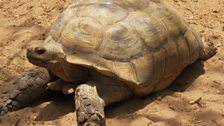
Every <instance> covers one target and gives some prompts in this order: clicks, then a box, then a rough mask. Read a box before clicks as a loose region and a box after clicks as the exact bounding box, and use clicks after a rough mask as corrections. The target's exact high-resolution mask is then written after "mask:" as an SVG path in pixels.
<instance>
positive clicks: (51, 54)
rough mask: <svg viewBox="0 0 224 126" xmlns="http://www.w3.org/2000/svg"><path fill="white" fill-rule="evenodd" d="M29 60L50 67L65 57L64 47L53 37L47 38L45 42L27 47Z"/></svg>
mask: <svg viewBox="0 0 224 126" xmlns="http://www.w3.org/2000/svg"><path fill="white" fill-rule="evenodd" d="M26 55H27V58H28V60H29V62H31V63H32V64H34V65H37V66H41V67H48V66H49V65H51V64H56V63H58V62H59V60H60V59H62V58H65V54H64V52H63V49H62V48H61V46H60V44H59V43H56V42H55V41H54V40H52V39H50V40H49V39H47V40H45V42H44V43H43V44H37V45H32V46H31V47H29V48H28V49H27V53H26Z"/></svg>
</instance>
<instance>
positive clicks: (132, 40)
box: [99, 24, 144, 61]
mask: <svg viewBox="0 0 224 126" xmlns="http://www.w3.org/2000/svg"><path fill="white" fill-rule="evenodd" d="M143 47H144V46H143V44H142V41H141V39H140V38H139V36H138V35H137V34H136V33H135V32H133V31H132V30H131V29H128V28H127V27H125V26H124V25H120V24H118V25H114V26H113V27H111V28H109V29H108V30H107V31H106V32H105V35H104V40H103V43H102V45H101V47H100V50H99V55H100V56H102V57H104V58H105V59H108V60H117V61H130V59H131V58H134V57H137V56H138V55H140V54H141V53H142V50H143Z"/></svg>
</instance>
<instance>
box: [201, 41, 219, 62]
mask: <svg viewBox="0 0 224 126" xmlns="http://www.w3.org/2000/svg"><path fill="white" fill-rule="evenodd" d="M216 53H217V48H216V47H214V44H213V43H212V42H204V41H203V49H202V51H201V53H200V57H199V58H200V59H201V60H207V59H209V58H211V57H212V56H214V55H215V54H216Z"/></svg>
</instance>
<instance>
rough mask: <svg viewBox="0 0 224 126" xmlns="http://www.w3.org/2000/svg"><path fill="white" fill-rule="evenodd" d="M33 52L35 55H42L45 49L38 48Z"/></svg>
mask: <svg viewBox="0 0 224 126" xmlns="http://www.w3.org/2000/svg"><path fill="white" fill-rule="evenodd" d="M34 50H35V53H37V54H39V55H42V54H44V53H45V52H46V49H44V48H40V47H36V48H35V49H34Z"/></svg>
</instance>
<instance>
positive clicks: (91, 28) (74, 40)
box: [60, 17, 103, 53]
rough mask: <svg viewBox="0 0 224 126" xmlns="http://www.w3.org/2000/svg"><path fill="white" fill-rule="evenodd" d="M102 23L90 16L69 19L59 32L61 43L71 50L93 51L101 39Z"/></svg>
mask: <svg viewBox="0 0 224 126" xmlns="http://www.w3.org/2000/svg"><path fill="white" fill-rule="evenodd" d="M102 32H103V28H102V25H101V24H100V23H99V22H98V21H97V20H95V19H92V18H88V17H85V18H75V19H73V20H70V21H69V22H68V23H67V24H66V26H65V27H64V29H63V31H62V32H61V39H60V41H61V43H62V44H63V46H64V47H66V48H67V49H69V50H70V51H72V52H77V51H78V52H87V53H90V52H95V51H97V49H98V48H99V46H100V44H101V42H102V39H103V35H102Z"/></svg>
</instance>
